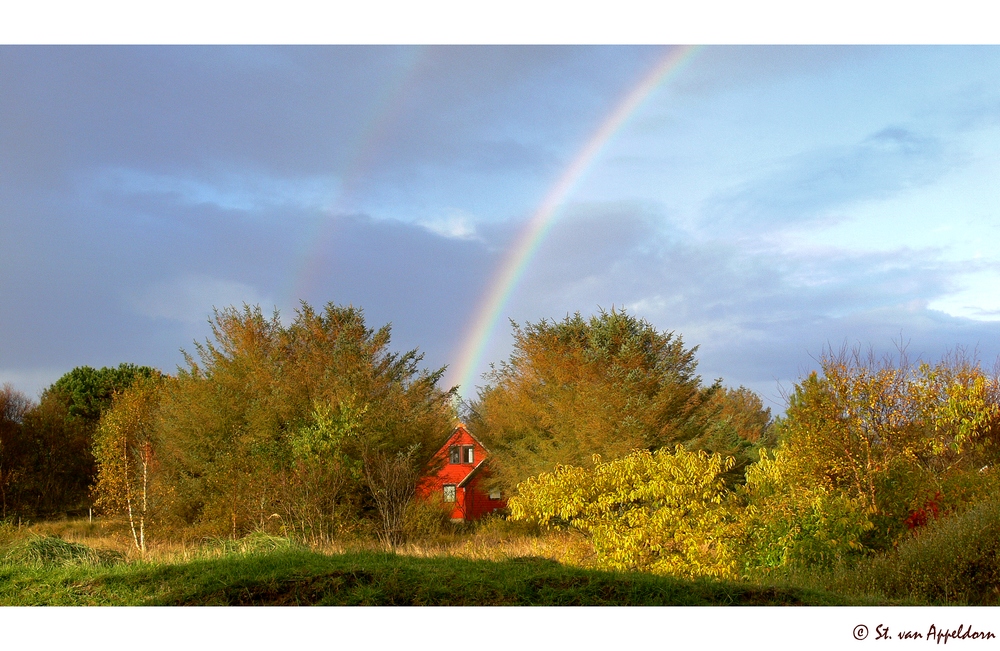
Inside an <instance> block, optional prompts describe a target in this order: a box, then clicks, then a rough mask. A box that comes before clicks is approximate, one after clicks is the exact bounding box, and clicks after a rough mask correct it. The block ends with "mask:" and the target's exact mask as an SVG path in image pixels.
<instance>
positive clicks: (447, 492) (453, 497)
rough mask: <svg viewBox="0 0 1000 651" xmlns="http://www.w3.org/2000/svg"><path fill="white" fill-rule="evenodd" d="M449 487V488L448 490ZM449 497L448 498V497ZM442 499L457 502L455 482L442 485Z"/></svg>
mask: <svg viewBox="0 0 1000 651" xmlns="http://www.w3.org/2000/svg"><path fill="white" fill-rule="evenodd" d="M448 489H451V490H448ZM449 497H450V498H451V499H448V498H449ZM444 501H445V502H449V503H450V502H457V501H458V486H457V485H455V484H445V485H444Z"/></svg>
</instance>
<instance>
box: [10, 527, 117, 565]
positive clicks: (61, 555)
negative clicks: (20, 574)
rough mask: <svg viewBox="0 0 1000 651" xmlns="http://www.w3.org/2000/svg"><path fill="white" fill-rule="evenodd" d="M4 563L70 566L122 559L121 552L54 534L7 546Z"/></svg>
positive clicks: (109, 562)
mask: <svg viewBox="0 0 1000 651" xmlns="http://www.w3.org/2000/svg"><path fill="white" fill-rule="evenodd" d="M4 560H5V561H6V562H7V563H16V564H21V565H29V566H32V567H51V566H57V567H67V566H72V565H113V564H115V563H118V562H120V561H122V560H124V557H123V556H122V554H120V553H118V552H115V551H111V550H99V549H94V548H92V547H88V546H87V545H82V544H80V543H75V542H69V541H67V540H63V539H62V538H56V537H54V536H39V535H37V534H30V535H28V536H27V537H26V538H24V539H23V540H20V541H18V542H17V543H15V544H14V545H12V546H11V547H10V549H9V550H8V551H7V554H6V555H5V556H4Z"/></svg>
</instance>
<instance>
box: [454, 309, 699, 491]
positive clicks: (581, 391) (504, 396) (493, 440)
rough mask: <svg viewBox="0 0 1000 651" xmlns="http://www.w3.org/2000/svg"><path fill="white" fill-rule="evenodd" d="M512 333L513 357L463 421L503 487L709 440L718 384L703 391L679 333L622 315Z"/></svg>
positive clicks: (495, 370) (496, 370) (490, 376)
mask: <svg viewBox="0 0 1000 651" xmlns="http://www.w3.org/2000/svg"><path fill="white" fill-rule="evenodd" d="M513 326H514V351H513V353H512V354H511V356H510V359H509V360H507V361H505V362H501V363H500V365H499V366H494V367H492V370H491V371H490V372H489V373H487V375H486V380H487V384H486V386H485V387H483V388H482V389H481V390H480V391H479V395H478V398H477V399H476V400H475V402H474V403H473V404H472V405H471V412H472V413H471V415H470V418H469V421H470V425H472V427H473V428H474V429H475V431H476V433H477V435H479V436H481V437H482V438H483V439H484V440H485V441H487V443H488V445H489V446H490V449H491V450H492V452H493V453H494V459H495V468H496V469H497V472H498V474H499V478H500V480H501V481H502V482H503V483H504V484H505V485H506V486H507V488H508V489H512V488H513V487H514V486H515V485H516V484H518V483H519V482H521V481H522V480H524V479H526V478H528V477H531V476H535V475H538V474H539V473H541V472H546V471H551V470H552V469H553V468H554V467H555V466H556V465H557V464H562V465H574V466H583V465H586V464H588V463H589V462H590V459H591V457H592V456H593V455H594V454H600V455H601V456H603V457H604V458H607V459H614V458H618V457H622V456H625V455H627V454H629V453H630V452H632V451H633V450H636V449H647V450H656V449H659V448H662V447H669V448H672V447H673V446H674V445H675V444H676V443H679V442H689V441H694V440H697V439H699V438H702V437H704V436H705V435H706V433H707V430H706V428H707V426H708V420H709V416H710V415H711V413H712V410H711V409H710V405H711V403H712V399H713V396H714V394H715V393H716V392H717V391H718V390H719V387H718V386H717V385H713V386H711V387H703V386H702V385H701V378H700V377H699V376H698V375H697V373H696V366H697V362H696V360H695V351H696V348H686V347H685V346H684V342H683V341H682V339H681V337H680V336H679V335H675V334H674V333H672V332H659V331H658V330H656V328H654V327H653V326H652V325H651V324H649V323H648V322H647V321H645V320H641V319H637V318H636V317H634V316H632V315H630V314H627V313H626V312H624V311H618V310H612V311H610V312H605V311H601V312H600V314H598V315H597V316H593V317H591V318H590V319H589V320H588V319H584V318H583V317H582V316H580V314H579V313H577V314H575V315H573V316H567V317H566V318H565V319H563V320H562V321H558V322H557V321H547V320H543V321H540V322H538V323H529V324H527V325H525V326H523V327H522V326H519V325H517V324H513Z"/></svg>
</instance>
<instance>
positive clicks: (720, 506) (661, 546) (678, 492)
mask: <svg viewBox="0 0 1000 651" xmlns="http://www.w3.org/2000/svg"><path fill="white" fill-rule="evenodd" d="M733 463H734V461H733V459H732V457H722V456H721V455H717V454H711V455H710V454H707V453H705V452H703V451H701V452H689V451H687V450H685V449H684V447H683V446H677V448H676V449H674V450H673V451H671V450H666V449H661V450H658V451H656V452H650V451H648V450H636V451H635V452H633V453H632V454H630V455H628V456H626V457H622V458H620V459H616V460H614V461H609V462H604V461H601V459H600V457H595V458H594V466H593V468H590V469H586V468H580V467H574V466H560V467H558V468H556V470H555V471H554V472H551V473H542V474H541V475H539V476H537V477H533V478H530V479H528V480H526V481H524V482H522V483H521V484H520V485H519V486H518V490H517V495H516V496H515V497H512V498H511V500H510V504H509V506H510V513H511V518H513V519H514V520H521V521H527V522H533V523H536V524H539V525H541V526H544V527H555V528H574V529H577V530H579V531H582V532H583V533H585V534H586V535H587V536H588V537H589V538H590V541H591V542H592V544H593V545H594V548H595V550H596V552H597V559H596V564H597V565H598V566H599V567H601V568H603V569H610V570H644V571H650V572H654V573H657V574H671V575H676V576H683V577H689V578H693V577H698V576H712V577H720V578H729V577H735V576H736V572H737V561H736V554H735V550H734V549H733V545H732V544H731V541H733V540H735V539H736V533H737V531H736V528H737V527H738V525H737V523H736V520H735V518H734V517H733V514H732V513H731V512H730V510H729V509H728V508H727V506H728V498H729V497H730V495H731V494H730V493H729V491H728V490H727V489H726V486H725V483H724V481H723V479H722V477H721V475H722V474H723V473H725V472H726V471H727V470H729V469H730V468H732V465H733Z"/></svg>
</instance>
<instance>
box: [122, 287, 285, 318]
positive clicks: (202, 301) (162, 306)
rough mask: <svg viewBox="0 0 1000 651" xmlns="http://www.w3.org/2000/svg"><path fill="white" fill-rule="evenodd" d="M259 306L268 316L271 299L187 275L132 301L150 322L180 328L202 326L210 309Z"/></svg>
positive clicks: (248, 289) (255, 292)
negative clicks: (159, 321)
mask: <svg viewBox="0 0 1000 651" xmlns="http://www.w3.org/2000/svg"><path fill="white" fill-rule="evenodd" d="M244 303H245V304H247V305H260V306H261V308H262V309H263V310H265V311H266V312H269V311H270V309H271V308H272V307H274V301H273V299H271V298H269V297H266V296H263V295H262V294H261V293H260V291H259V290H258V289H257V288H255V287H253V286H251V285H248V284H246V283H241V282H235V281H232V280H225V279H222V278H212V277H209V276H201V275H187V276H182V277H179V278H174V279H171V280H167V281H163V282H158V283H156V284H154V285H152V286H151V287H149V288H147V289H146V291H145V292H143V294H142V295H141V296H139V297H137V298H136V299H135V300H134V301H133V305H134V307H135V309H136V310H137V311H138V312H139V313H140V314H142V315H144V316H148V317H150V318H154V319H169V320H172V321H179V322H181V323H184V324H203V323H205V322H207V321H208V319H209V318H210V317H211V316H212V309H213V308H218V309H222V308H224V307H229V306H237V307H238V306H241V305H243V304H244Z"/></svg>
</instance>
